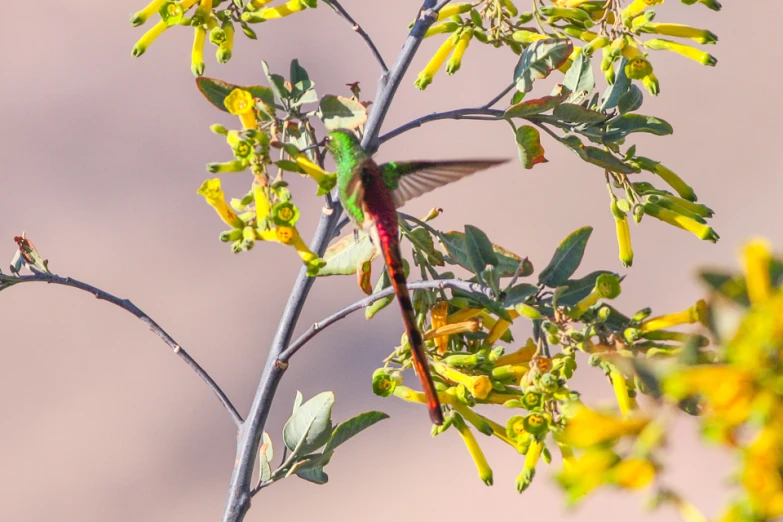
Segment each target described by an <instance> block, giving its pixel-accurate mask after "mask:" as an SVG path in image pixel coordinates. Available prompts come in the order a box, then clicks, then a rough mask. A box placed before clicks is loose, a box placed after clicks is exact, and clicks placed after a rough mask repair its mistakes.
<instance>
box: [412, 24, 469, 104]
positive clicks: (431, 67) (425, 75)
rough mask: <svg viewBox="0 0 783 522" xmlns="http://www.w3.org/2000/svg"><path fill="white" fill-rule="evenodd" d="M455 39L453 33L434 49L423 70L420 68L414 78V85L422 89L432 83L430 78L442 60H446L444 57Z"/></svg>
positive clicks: (446, 56) (452, 46)
mask: <svg viewBox="0 0 783 522" xmlns="http://www.w3.org/2000/svg"><path fill="white" fill-rule="evenodd" d="M457 39H458V35H456V34H453V35H451V36H449V37H448V38H446V41H444V42H443V43H442V44H441V46H440V47H438V50H437V51H435V54H434V55H433V57H432V58H431V59H430V61H429V62H428V63H427V65H426V66H425V67H424V70H422V71H421V72H420V73H419V76H418V77H417V78H416V82H415V85H416V87H417V88H419V89H421V90H422V91H423V90H424V89H426V88H427V86H428V85H429V84H431V83H432V78H433V77H434V76H435V74H436V73H437V72H438V70H439V69H440V68H441V66H443V62H445V61H446V58H448V56H449V55H450V54H451V51H452V50H453V49H454V45H456V43H457Z"/></svg>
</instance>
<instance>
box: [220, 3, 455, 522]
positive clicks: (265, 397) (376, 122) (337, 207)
mask: <svg viewBox="0 0 783 522" xmlns="http://www.w3.org/2000/svg"><path fill="white" fill-rule="evenodd" d="M446 3H448V0H440V2H436V1H435V0H424V4H423V5H422V8H421V13H420V17H419V19H418V20H417V21H416V23H415V24H414V26H413V29H412V30H411V32H410V34H409V36H408V38H407V39H406V40H405V44H404V45H403V47H402V50H401V51H400V54H399V56H398V57H397V60H396V61H395V62H394V65H393V66H392V69H391V70H390V71H389V72H388V74H384V75H383V76H381V80H380V82H379V86H378V91H377V93H376V96H375V101H374V102H373V110H372V111H371V112H370V117H369V119H368V120H367V123H366V124H365V127H364V137H363V139H362V145H363V146H364V148H365V149H366V150H368V151H370V153H372V152H374V151H375V149H377V137H378V134H379V132H380V127H381V125H382V124H383V120H384V119H385V117H386V113H387V112H388V110H389V105H390V104H391V101H392V99H393V98H394V93H395V92H396V90H397V87H398V86H399V84H400V81H401V80H402V77H403V76H404V74H405V71H406V70H407V69H408V66H409V65H410V62H411V60H412V59H413V56H414V55H415V54H416V50H417V49H418V47H419V44H420V43H421V40H422V38H423V37H424V33H426V31H427V29H428V28H429V26H430V25H432V23H433V22H434V21H435V19H436V18H437V9H439V8H440V7H442V6H443V5H445V4H446ZM341 214H342V205H341V204H340V201H339V200H338V199H337V198H334V201H333V204H332V208H330V209H328V212H324V213H323V214H322V215H321V219H320V221H319V222H318V227H317V229H316V232H315V236H314V238H313V241H312V244H311V246H310V250H312V251H313V252H316V253H317V254H318V255H319V256H321V255H323V253H324V251H325V250H326V247H327V245H328V244H329V241H331V239H332V238H333V237H334V230H335V228H336V227H337V224H338V223H339V221H340V217H341ZM313 282H314V279H313V278H311V277H308V276H307V271H306V270H305V269H304V268H302V269H301V270H300V271H299V275H298V276H297V278H296V282H295V283H294V287H293V289H292V290H291V295H290V296H289V298H288V304H287V305H286V308H285V310H284V311H283V316H282V317H281V318H280V323H279V325H278V328H277V332H276V333H275V337H274V339H273V341H272V346H271V347H270V349H269V355H268V356H267V360H266V365H265V366H264V372H263V374H262V375H261V380H260V381H259V385H258V388H257V390H256V395H255V397H254V398H253V403H252V405H251V406H250V411H249V412H248V414H247V420H246V421H245V422H244V424H243V425H242V428H240V430H239V437H238V440H237V455H236V460H235V464H234V470H233V472H232V474H231V481H230V483H229V488H228V498H227V499H226V508H225V510H224V512H223V517H222V518H221V521H222V522H241V521H242V520H244V518H245V515H246V514H247V512H248V510H249V509H250V502H251V498H252V495H251V494H250V491H251V479H252V476H253V464H254V462H255V458H256V454H257V453H258V447H259V443H260V441H261V436H262V434H263V431H264V426H265V424H266V420H267V417H268V416H269V410H270V409H271V407H272V399H273V398H274V395H275V392H276V390H277V386H278V384H279V383H280V379H281V378H282V376H283V373H284V372H285V370H286V368H288V363H287V362H283V361H280V360H279V357H280V354H281V353H283V351H284V349H285V348H286V346H288V343H289V342H290V341H291V336H292V334H293V331H294V328H295V327H296V323H297V320H298V319H299V314H300V313H301V311H302V308H303V306H304V303H305V300H306V299H307V295H308V293H309V292H310V288H311V287H312V285H313Z"/></svg>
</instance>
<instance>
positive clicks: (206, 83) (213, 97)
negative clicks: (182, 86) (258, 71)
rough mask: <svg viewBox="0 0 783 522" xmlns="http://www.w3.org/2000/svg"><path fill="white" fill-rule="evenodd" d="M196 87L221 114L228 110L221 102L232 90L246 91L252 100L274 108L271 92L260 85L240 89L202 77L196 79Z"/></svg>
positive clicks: (237, 86) (239, 87) (236, 86)
mask: <svg viewBox="0 0 783 522" xmlns="http://www.w3.org/2000/svg"><path fill="white" fill-rule="evenodd" d="M196 86H197V87H198V90H199V91H201V94H203V95H204V97H205V98H206V99H207V101H208V102H209V103H211V104H212V105H214V106H215V107H216V108H218V109H220V110H221V111H223V112H228V109H226V105H225V104H224V103H223V102H224V100H225V99H226V97H227V96H228V95H229V94H231V91H233V90H234V89H244V90H246V91H248V92H249V93H250V94H251V95H252V96H253V98H259V99H261V101H263V102H264V103H266V104H268V105H272V106H274V103H275V98H274V95H273V94H272V90H271V89H269V88H267V87H263V86H261V85H253V86H251V87H242V86H239V85H234V84H231V83H226V82H224V81H221V80H216V79H214V78H207V77H206V76H202V77H201V78H196Z"/></svg>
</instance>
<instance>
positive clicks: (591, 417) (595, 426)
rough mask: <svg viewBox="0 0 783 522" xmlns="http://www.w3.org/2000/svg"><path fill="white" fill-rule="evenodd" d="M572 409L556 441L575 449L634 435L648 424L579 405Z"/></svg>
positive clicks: (639, 419)
mask: <svg viewBox="0 0 783 522" xmlns="http://www.w3.org/2000/svg"><path fill="white" fill-rule="evenodd" d="M572 408H573V410H572V411H571V412H570V413H571V416H570V417H569V418H568V419H567V420H566V426H565V429H564V430H563V432H562V434H561V435H560V436H559V438H558V440H560V442H562V443H564V444H568V445H569V446H573V447H575V448H589V447H591V446H595V445H597V444H602V443H604V442H609V441H613V440H616V439H619V438H621V437H625V436H627V435H636V434H638V433H639V432H640V431H642V429H644V427H645V426H647V424H649V421H648V420H647V419H643V418H636V419H621V418H619V417H616V416H614V415H607V414H604V413H599V412H597V411H594V410H591V409H590V408H588V407H586V406H584V405H581V404H578V405H575V406H573V407H572Z"/></svg>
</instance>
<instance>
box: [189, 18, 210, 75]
mask: <svg viewBox="0 0 783 522" xmlns="http://www.w3.org/2000/svg"><path fill="white" fill-rule="evenodd" d="M206 38H207V30H206V29H204V27H203V26H198V27H196V28H195V30H194V36H193V50H192V51H191V53H190V70H191V71H193V75H194V76H201V75H202V74H204V42H205V40H206Z"/></svg>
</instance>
